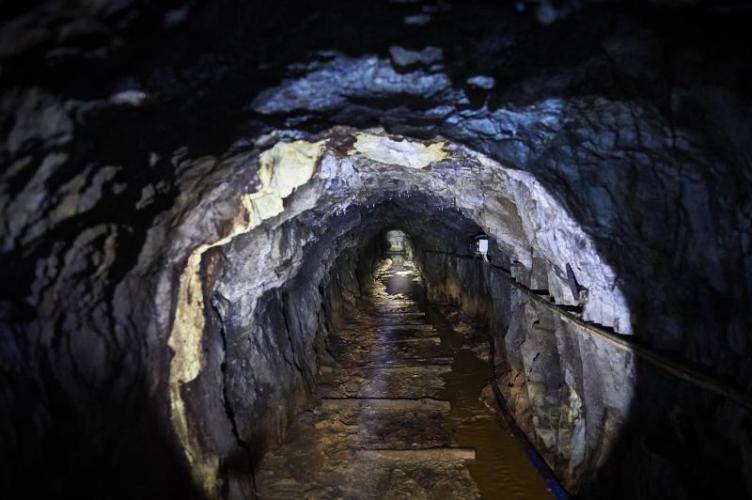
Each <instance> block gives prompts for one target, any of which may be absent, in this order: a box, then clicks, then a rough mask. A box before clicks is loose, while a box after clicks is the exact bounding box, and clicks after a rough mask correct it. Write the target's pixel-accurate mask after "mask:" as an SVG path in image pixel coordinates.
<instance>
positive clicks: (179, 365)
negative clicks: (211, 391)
mask: <svg viewBox="0 0 752 500" xmlns="http://www.w3.org/2000/svg"><path fill="white" fill-rule="evenodd" d="M324 142H325V141H319V142H313V143H312V142H306V141H295V142H290V143H278V144H276V145H275V146H274V147H272V148H271V149H269V150H267V151H265V152H264V153H262V154H261V156H260V167H259V172H258V175H259V178H260V181H261V188H260V189H259V190H258V191H257V192H255V193H252V194H247V195H243V196H241V198H240V200H239V204H240V210H239V211H238V215H237V216H236V217H235V218H234V219H233V221H232V224H231V229H230V231H229V232H228V234H227V235H226V236H224V237H222V238H220V239H219V240H217V241H214V242H212V243H204V244H201V245H199V246H198V247H197V248H195V249H194V250H193V252H192V253H191V255H190V256H189V257H188V264H187V265H186V267H185V270H184V271H183V274H182V275H181V276H180V285H179V287H178V297H177V305H176V308H175V316H174V318H173V323H172V331H171V332H170V338H169V341H168V345H169V346H170V348H172V350H173V351H174V356H173V358H172V360H171V362H170V402H171V419H172V425H173V428H174V429H175V432H176V434H177V436H178V438H179V439H180V442H181V443H182V445H183V448H184V449H185V453H186V457H187V459H188V462H189V464H190V466H191V469H192V472H193V475H194V479H195V481H196V482H197V484H198V485H199V486H200V487H201V488H202V489H203V491H204V493H205V494H206V495H207V496H208V497H210V498H214V497H218V496H219V492H220V487H221V484H220V483H219V474H218V472H219V457H218V456H217V455H215V454H213V453H210V452H207V451H204V450H203V449H202V447H201V444H200V442H199V440H198V436H197V435H196V434H195V433H194V432H192V430H191V427H190V424H189V422H188V417H187V415H186V411H185V402H184V401H183V395H182V393H181V388H182V386H183V385H184V384H186V383H188V382H190V381H192V380H194V379H195V378H196V377H198V375H199V373H201V370H202V369H203V366H204V357H203V352H202V349H201V343H202V342H201V341H202V336H203V333H204V326H205V318H204V297H203V291H202V286H201V275H200V265H201V258H202V256H203V254H204V252H206V251H207V250H209V249H210V248H214V247H218V246H222V245H225V244H227V243H229V242H230V241H231V240H232V239H233V238H235V237H236V236H238V235H241V234H244V233H247V232H249V231H251V230H252V229H253V228H255V227H256V226H258V225H259V224H261V223H262V222H263V221H264V220H267V219H269V218H271V217H274V216H276V215H278V214H280V213H282V211H283V210H284V204H283V199H284V198H286V197H288V196H289V195H290V194H291V193H292V192H293V191H294V190H295V188H297V187H299V186H302V185H303V184H305V183H306V182H308V181H309V180H310V179H311V178H312V177H313V175H314V174H315V172H316V166H317V163H318V160H319V158H320V157H321V154H322V147H323V144H324Z"/></svg>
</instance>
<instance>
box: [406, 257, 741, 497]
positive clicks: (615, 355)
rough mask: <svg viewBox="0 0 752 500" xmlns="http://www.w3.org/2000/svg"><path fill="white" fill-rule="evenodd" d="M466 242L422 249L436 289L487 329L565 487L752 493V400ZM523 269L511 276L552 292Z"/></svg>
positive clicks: (502, 378)
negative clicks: (586, 316)
mask: <svg viewBox="0 0 752 500" xmlns="http://www.w3.org/2000/svg"><path fill="white" fill-rule="evenodd" d="M463 253H464V255H460V256H458V255H457V254H456V253H451V252H435V251H423V252H421V251H418V253H417V255H418V262H419V265H420V268H421V270H422V272H423V274H424V276H425V278H426V287H427V290H428V297H429V299H430V300H432V301H434V302H436V303H439V304H451V305H455V306H459V307H460V308H461V309H462V310H463V312H465V313H466V314H468V315H471V316H473V317H475V318H476V319H477V320H478V321H479V322H480V324H481V325H483V328H484V329H486V331H487V332H488V334H489V336H490V340H491V341H492V342H493V345H494V349H493V352H494V355H495V356H494V374H495V376H496V385H497V387H498V389H499V390H500V392H501V394H502V396H503V398H504V401H505V404H506V408H507V410H508V411H509V412H510V413H511V414H512V416H513V417H514V419H515V421H516V422H517V423H518V425H519V426H520V428H521V429H522V431H523V432H524V433H525V435H526V436H527V438H528V439H529V440H530V442H531V443H532V444H533V445H534V446H535V448H536V449H537V450H538V451H539V452H540V453H541V454H542V456H543V457H544V459H545V460H546V462H547V463H548V464H549V466H550V467H551V468H552V469H553V470H554V472H555V473H556V475H557V476H558V477H559V478H560V479H561V480H562V482H563V484H564V486H565V487H566V488H568V489H569V490H570V491H573V492H578V493H579V496H580V497H582V498H604V497H610V496H613V495H619V496H623V497H625V498H653V497H656V496H661V495H663V494H665V492H666V491H671V497H672V498H696V497H698V496H712V495H714V494H722V495H729V496H730V497H734V496H746V495H748V491H749V488H750V485H749V484H748V481H747V478H748V471H749V461H748V458H746V457H748V456H749V450H750V444H751V442H750V436H749V433H748V431H747V429H746V425H745V424H744V422H745V420H746V419H747V418H748V411H749V410H748V409H746V408H744V407H740V406H738V405H736V404H734V403H730V402H729V401H728V400H725V401H724V399H723V398H720V397H718V396H714V395H712V394H710V393H707V392H706V391H704V390H703V389H701V388H699V387H697V386H695V385H693V384H689V383H686V382H682V381H681V380H679V379H677V378H675V377H672V376H668V375H666V374H665V373H664V372H662V371H661V370H659V369H657V368H656V367H655V366H654V365H653V364H651V363H649V362H647V361H645V360H643V359H641V358H640V357H639V356H636V355H635V354H634V353H633V352H630V351H629V350H625V349H623V348H620V347H619V346H616V345H614V344H612V343H610V342H608V341H606V340H604V339H602V338H599V337H597V336H594V335H592V334H591V333H590V332H588V331H586V330H584V329H583V328H582V327H580V326H579V325H577V324H574V323H572V322H571V321H567V320H566V319H564V318H563V317H561V315H559V314H557V312H556V311H554V310H552V309H549V308H546V307H543V306H541V305H540V304H539V303H538V302H536V301H532V300H531V299H530V297H529V295H528V294H526V293H523V292H522V291H521V290H519V289H518V288H516V287H514V286H512V285H511V283H510V278H511V274H510V275H508V274H507V273H506V272H504V271H500V270H499V269H497V268H494V267H493V265H499V266H501V267H503V268H507V269H508V268H509V260H508V259H507V258H505V256H504V255H502V254H499V252H498V250H497V251H496V252H493V251H492V253H491V258H490V261H491V263H490V264H489V263H485V262H483V261H482V260H481V258H480V257H478V256H473V255H472V254H468V253H467V251H466V252H463ZM521 278H522V279H521ZM525 278H528V279H529V278H530V274H523V275H522V276H521V275H520V273H517V276H516V277H515V278H514V279H515V281H517V282H518V283H520V284H523V285H525V286H526V287H528V288H531V289H534V290H535V292H536V293H541V292H545V286H543V285H542V284H541V282H540V281H538V282H535V280H530V281H525ZM531 285H534V286H532V287H531ZM700 436H702V437H700ZM722 449H723V450H725V451H721V450H722ZM699 450H702V451H699ZM707 457H712V461H708V460H707Z"/></svg>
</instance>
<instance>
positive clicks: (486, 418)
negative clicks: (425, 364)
mask: <svg viewBox="0 0 752 500" xmlns="http://www.w3.org/2000/svg"><path fill="white" fill-rule="evenodd" d="M390 258H391V259H392V267H391V269H389V271H388V272H387V273H385V274H384V275H382V276H383V282H384V284H385V285H386V289H387V292H388V293H389V294H393V295H397V294H403V295H405V296H408V297H411V298H415V299H416V300H417V302H418V303H419V304H420V307H421V309H422V310H423V311H424V312H426V315H427V317H428V318H429V320H430V322H431V323H432V324H433V325H434V327H435V328H436V329H437V330H438V332H439V335H440V336H441V350H442V352H441V353H437V354H443V355H451V356H453V357H454V362H453V363H452V371H451V372H450V373H448V374H446V375H445V376H444V379H445V389H444V391H443V393H442V398H443V399H447V400H449V401H450V402H451V403H452V411H451V413H450V418H451V420H452V425H453V426H454V428H455V429H456V434H455V437H456V439H457V442H458V445H459V446H462V447H471V448H475V450H476V454H477V455H476V456H477V458H476V460H474V461H471V462H468V463H467V467H468V469H469V470H470V474H471V475H472V477H473V479H474V480H475V482H476V483H477V485H478V488H479V489H480V491H481V494H482V496H483V498H485V499H496V498H498V499H502V498H503V499H515V500H532V499H545V498H554V495H553V494H552V493H551V491H550V490H549V489H548V488H547V485H546V481H545V480H544V479H543V478H542V477H541V475H540V474H539V473H538V471H537V470H536V469H535V467H534V466H533V464H532V463H531V462H530V459H529V458H528V456H527V455H526V453H525V451H524V449H523V445H522V443H521V442H520V441H519V439H518V438H517V437H515V436H514V434H513V433H512V430H511V429H510V428H509V427H508V426H507V424H506V423H505V422H503V420H500V419H498V418H497V417H496V415H494V414H493V413H491V412H490V410H489V409H488V408H486V406H485V405H484V404H483V403H482V402H481V401H480V399H479V395H480V392H481V389H482V388H483V386H484V385H485V384H487V383H488V380H489V378H490V376H491V371H490V367H489V366H488V364H487V363H486V362H484V361H482V360H480V359H478V358H477V357H475V356H474V355H473V354H472V353H471V352H470V351H467V350H462V349H461V347H462V343H463V339H462V337H461V335H459V334H457V333H455V332H454V331H453V330H452V327H451V325H450V323H449V322H448V321H447V320H446V318H445V317H444V316H443V315H442V314H441V313H440V312H439V311H438V310H437V309H436V308H435V307H432V306H431V305H430V304H427V303H426V301H425V300H423V294H422V288H421V286H420V276H419V275H418V274H417V270H416V269H415V267H414V265H413V263H412V262H409V261H406V260H405V259H404V257H403V256H402V255H400V254H392V255H390Z"/></svg>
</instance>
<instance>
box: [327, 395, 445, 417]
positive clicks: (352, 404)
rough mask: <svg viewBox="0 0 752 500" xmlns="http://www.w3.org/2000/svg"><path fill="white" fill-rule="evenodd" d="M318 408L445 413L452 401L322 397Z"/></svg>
mask: <svg viewBox="0 0 752 500" xmlns="http://www.w3.org/2000/svg"><path fill="white" fill-rule="evenodd" d="M319 408H321V409H322V410H343V409H361V408H373V409H378V410H384V411H394V410H399V411H416V410H423V411H425V410H430V411H439V412H443V413H447V412H449V411H450V410H451V409H452V403H450V402H449V401H447V400H445V399H434V398H417V399H408V398H323V399H322V400H321V403H320V406H319Z"/></svg>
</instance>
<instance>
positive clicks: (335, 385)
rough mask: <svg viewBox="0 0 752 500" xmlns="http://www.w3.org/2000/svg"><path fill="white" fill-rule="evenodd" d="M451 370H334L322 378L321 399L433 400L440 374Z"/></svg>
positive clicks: (436, 367)
mask: <svg viewBox="0 0 752 500" xmlns="http://www.w3.org/2000/svg"><path fill="white" fill-rule="evenodd" d="M451 371H452V368H451V366H447V365H424V366H404V367H400V366H397V367H385V368H376V369H370V370H363V369H358V370H338V371H333V372H332V373H331V374H327V375H326V376H322V378H321V382H320V386H321V387H320V389H321V390H320V392H319V395H320V396H321V397H324V398H342V397H359V398H366V397H368V398H410V399H414V398H425V397H428V398H436V397H438V395H439V394H440V393H441V391H442V390H443V388H444V379H443V377H442V375H443V374H445V373H448V372H451Z"/></svg>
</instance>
